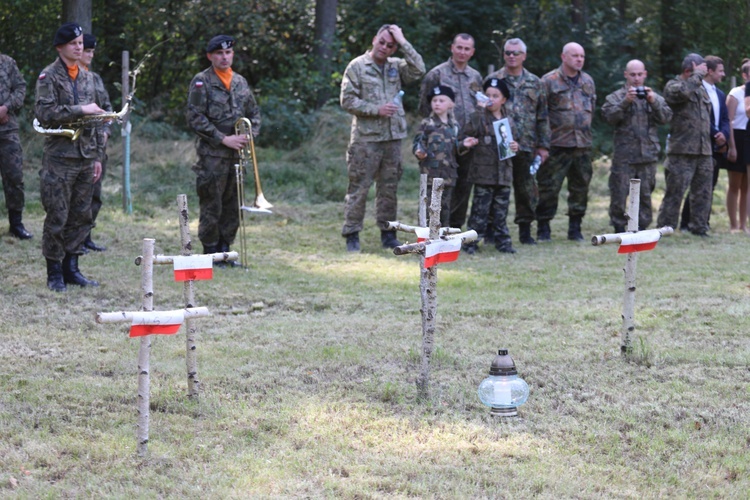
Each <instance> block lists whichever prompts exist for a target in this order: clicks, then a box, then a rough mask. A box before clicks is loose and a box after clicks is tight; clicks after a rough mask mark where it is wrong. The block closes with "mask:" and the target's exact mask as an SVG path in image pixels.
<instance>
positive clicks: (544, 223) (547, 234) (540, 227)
mask: <svg viewBox="0 0 750 500" xmlns="http://www.w3.org/2000/svg"><path fill="white" fill-rule="evenodd" d="M536 240H537V241H538V242H540V243H541V242H543V241H552V232H551V231H550V228H549V221H548V220H540V221H539V222H537V228H536Z"/></svg>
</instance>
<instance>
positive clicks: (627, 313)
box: [620, 179, 641, 356]
mask: <svg viewBox="0 0 750 500" xmlns="http://www.w3.org/2000/svg"><path fill="white" fill-rule="evenodd" d="M640 197H641V181H640V179H630V199H629V200H628V227H627V230H628V232H632V233H635V232H637V231H638V214H639V210H640ZM637 263H638V253H637V252H633V253H629V254H628V258H627V260H626V261H625V269H624V271H625V292H624V296H623V300H622V329H621V330H620V337H621V345H620V351H621V352H622V354H623V355H624V356H627V355H629V354H630V353H631V352H632V350H633V346H632V345H631V335H632V334H633V332H634V331H635V270H636V265H637Z"/></svg>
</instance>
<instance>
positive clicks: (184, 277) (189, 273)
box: [174, 254, 214, 281]
mask: <svg viewBox="0 0 750 500" xmlns="http://www.w3.org/2000/svg"><path fill="white" fill-rule="evenodd" d="M213 266H214V258H213V255H211V254H207V255H176V256H175V257H174V280H175V281H195V280H210V279H213V277H214V267H213Z"/></svg>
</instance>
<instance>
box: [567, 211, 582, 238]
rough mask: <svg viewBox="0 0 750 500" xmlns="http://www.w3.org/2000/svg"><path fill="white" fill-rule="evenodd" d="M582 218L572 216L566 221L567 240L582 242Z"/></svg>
mask: <svg viewBox="0 0 750 500" xmlns="http://www.w3.org/2000/svg"><path fill="white" fill-rule="evenodd" d="M582 220H583V217H582V216H580V215H572V216H571V217H570V219H569V221H568V239H569V240H571V241H583V235H582V234H581V221H582Z"/></svg>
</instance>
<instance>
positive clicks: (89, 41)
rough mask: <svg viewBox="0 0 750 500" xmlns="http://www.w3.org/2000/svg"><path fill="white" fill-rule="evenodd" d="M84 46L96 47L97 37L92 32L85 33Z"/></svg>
mask: <svg viewBox="0 0 750 500" xmlns="http://www.w3.org/2000/svg"><path fill="white" fill-rule="evenodd" d="M83 48H84V49H95V48H96V37H95V36H94V35H92V34H91V33H84V34H83Z"/></svg>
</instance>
